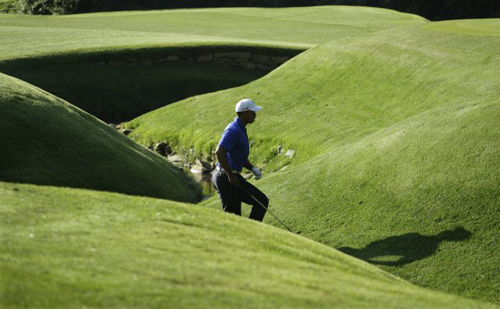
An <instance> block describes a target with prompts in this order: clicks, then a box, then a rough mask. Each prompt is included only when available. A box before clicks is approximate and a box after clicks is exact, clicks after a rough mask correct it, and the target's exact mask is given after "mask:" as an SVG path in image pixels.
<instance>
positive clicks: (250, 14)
mask: <svg viewBox="0 0 500 309" xmlns="http://www.w3.org/2000/svg"><path fill="white" fill-rule="evenodd" d="M193 20H196V23H193ZM420 23H425V19H423V18H420V17H418V16H414V15H408V14H401V13H397V12H392V11H388V10H381V9H372V8H349V7H315V8H302V9H298V8H290V9H255V8H254V9H252V8H238V9H201V10H166V11H154V12H120V13H99V14H83V15H73V16H12V15H0V40H1V41H2V43H3V44H2V45H1V46H0V72H3V73H4V74H7V75H11V76H14V77H16V78H19V79H21V80H24V81H26V82H29V83H31V84H33V85H35V86H37V87H40V88H42V89H45V90H46V91H49V92H51V93H53V94H54V95H56V96H58V97H60V98H63V99H65V100H67V101H68V102H71V103H72V104H74V105H76V106H78V107H80V108H82V109H83V110H85V111H87V112H89V113H91V114H92V115H94V116H96V117H98V118H99V119H102V120H104V121H106V122H114V123H119V122H122V121H126V120H127V121H128V120H131V119H133V118H135V117H137V116H139V115H141V114H143V113H146V112H148V111H151V110H154V109H156V108H159V107H162V106H165V105H167V104H169V103H172V102H175V101H179V100H182V99H185V98H187V97H191V96H194V95H198V94H202V93H208V92H214V91H218V90H221V89H227V88H230V87H236V86H240V85H242V84H246V83H248V82H250V81H252V80H255V79H257V78H260V77H262V76H263V75H264V74H265V73H264V72H262V71H249V70H244V69H237V68H221V66H219V65H215V64H208V63H205V64H199V63H191V62H188V61H179V62H174V63H170V62H168V63H156V62H155V63H153V64H152V65H141V64H140V65H135V66H130V65H106V66H102V65H99V63H100V62H103V61H108V62H109V61H114V62H125V63H126V61H127V60H128V59H131V58H135V59H139V60H146V59H147V60H154V59H158V58H166V57H167V56H171V55H178V56H180V55H182V56H184V57H185V58H187V56H188V55H189V56H190V57H192V58H193V59H197V58H198V57H199V56H202V55H205V54H207V53H213V52H214V51H215V52H224V51H247V52H248V51H252V52H253V53H254V54H263V55H278V56H295V55H296V54H298V53H299V52H302V51H304V50H305V49H307V48H309V47H312V46H314V45H315V44H317V43H322V42H325V41H329V40H332V39H334V38H340V37H346V36H356V35H364V34H366V33H370V32H373V31H376V30H380V29H385V28H389V27H396V26H401V25H407V24H420ZM227 25H231V26H230V27H228V26H227ZM191 54H192V55H191ZM140 62H141V61H139V63H140Z"/></svg>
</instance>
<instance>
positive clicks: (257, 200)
mask: <svg viewBox="0 0 500 309" xmlns="http://www.w3.org/2000/svg"><path fill="white" fill-rule="evenodd" d="M240 188H241V189H242V190H243V191H245V193H247V194H248V195H250V196H251V197H252V198H253V199H254V200H255V201H257V203H259V205H260V206H262V207H263V208H264V209H265V210H267V211H268V212H269V213H270V214H271V215H273V217H275V218H276V220H278V221H279V222H280V223H281V224H283V226H284V227H286V229H287V230H288V231H289V232H291V233H293V232H292V230H291V229H290V228H289V227H288V226H286V224H285V223H283V221H281V220H280V219H279V218H278V217H276V215H275V214H273V213H272V212H271V211H270V210H269V209H268V208H267V207H266V206H264V204H262V203H261V202H260V201H259V200H258V199H257V198H255V196H253V195H252V194H251V193H250V192H248V191H247V190H246V189H245V188H244V187H243V186H240ZM300 233H301V231H298V232H297V233H295V234H300Z"/></svg>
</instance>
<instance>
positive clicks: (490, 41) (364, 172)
mask: <svg viewBox="0 0 500 309" xmlns="http://www.w3.org/2000/svg"><path fill="white" fill-rule="evenodd" d="M485 22H486V23H490V21H485ZM464 23H466V22H465V21H463V22H461V24H462V25H463V24H464ZM475 23H476V24H477V23H478V22H475ZM438 25H439V26H436V27H438V28H442V27H444V26H445V25H444V23H439V24H438ZM427 27H429V25H426V26H424V27H419V26H411V27H405V28H398V29H394V30H387V31H383V32H378V33H376V34H373V35H372V36H369V37H363V38H362V39H357V38H352V39H343V40H336V41H334V42H333V43H331V44H325V45H321V46H318V47H316V48H314V49H312V50H310V51H308V52H306V53H304V54H302V55H300V56H298V57H296V58H295V59H293V60H292V61H290V62H289V63H287V64H286V65H284V66H282V67H280V68H279V69H278V70H276V71H274V72H272V73H271V74H269V75H267V76H266V77H264V78H262V79H260V80H258V81H256V82H253V83H251V84H249V85H246V86H244V87H240V88H237V89H232V90H228V91H222V92H218V93H214V94H209V95H205V96H199V97H195V98H191V99H188V100H184V101H181V102H178V103H175V104H172V105H170V106H168V107H166V108H162V109H159V110H157V111H154V112H151V113H148V114H146V115H144V116H142V117H139V118H137V119H135V120H134V121H132V122H130V124H129V125H130V127H134V128H135V129H136V131H135V132H134V134H135V135H134V138H135V139H136V140H137V141H140V142H144V143H150V142H152V141H155V140H164V139H166V140H170V141H173V142H174V144H177V146H176V147H177V148H178V149H189V148H190V147H193V146H194V147H195V150H196V151H197V152H198V154H199V155H205V156H208V155H209V154H210V152H211V151H213V149H214V147H215V145H216V144H217V142H218V140H219V138H220V134H221V132H222V130H223V129H224V126H225V125H226V124H227V123H228V122H229V121H231V119H232V118H233V112H232V111H233V108H234V104H235V102H237V101H238V100H240V99H242V98H246V97H250V98H253V99H255V100H256V102H257V103H258V104H259V105H262V106H264V110H263V111H262V112H261V113H260V114H259V115H258V118H257V122H256V123H255V124H254V125H252V126H251V127H250V128H249V132H250V136H251V139H252V140H253V141H251V143H252V147H253V148H252V158H251V159H252V160H253V161H254V162H256V163H258V165H260V166H261V167H265V168H266V171H267V177H265V178H264V179H263V180H261V181H260V182H259V187H261V188H262V189H263V190H264V191H265V192H267V193H268V195H269V196H270V198H271V207H272V208H273V209H274V210H275V212H276V214H277V215H278V216H279V217H280V218H281V219H282V220H284V221H285V222H287V223H288V224H289V225H291V226H292V228H293V229H295V230H302V232H303V234H304V235H305V236H307V237H309V238H311V239H313V240H316V241H319V242H321V243H324V244H326V245H329V246H331V247H335V248H340V247H341V248H343V250H344V251H346V252H349V253H350V254H352V255H355V256H358V257H360V258H364V259H366V260H369V261H370V262H372V263H374V264H377V265H381V267H383V268H384V269H386V270H388V271H390V272H392V273H395V274H397V275H398V276H401V277H403V278H404V279H407V280H409V281H410V282H413V283H416V284H419V285H422V286H426V287H431V288H434V289H438V290H442V291H447V292H452V293H456V294H460V295H464V296H467V297H472V298H478V299H483V300H488V301H493V302H500V298H499V295H500V290H499V287H500V274H499V269H498V264H499V262H500V261H499V256H500V245H499V243H498V241H497V240H496V238H497V234H498V232H499V230H500V226H499V222H500V217H499V215H500V212H499V210H498V209H499V208H498V205H499V201H500V196H499V192H500V191H499V190H498V184H499V183H500V170H499V166H500V149H499V144H498V141H499V140H500V129H499V127H498V120H499V119H500V108H499V107H500V105H499V99H498V98H499V96H500V92H499V89H500V81H499V79H498V73H497V72H499V70H500V58H499V57H498V46H500V39H499V38H498V37H497V36H491V37H487V36H480V35H477V36H476V35H470V33H468V34H469V35H459V34H450V33H445V32H442V31H439V29H433V30H429V29H426V28H427ZM446 27H448V28H450V27H453V25H452V24H450V25H448V26H446ZM485 28H487V26H485ZM455 31H458V32H460V29H458V28H457V29H455ZM201 107H203V108H201ZM193 114H194V115H195V117H194V121H193ZM278 145H283V146H284V149H285V151H286V150H287V149H288V148H292V149H294V150H296V156H295V157H294V158H293V159H292V160H289V159H285V158H284V156H278V155H276V148H277V146H278ZM284 165H290V167H289V168H288V169H287V170H286V171H281V172H277V173H274V174H272V173H271V172H274V171H277V170H280V169H281V167H282V166H284ZM207 204H209V205H210V206H211V207H215V208H219V207H220V205H219V201H218V200H217V198H214V199H212V200H211V201H209V202H207ZM266 221H267V222H270V223H272V224H276V225H279V223H277V222H275V221H274V220H273V218H272V217H271V216H268V217H267V218H266ZM452 240H454V241H452Z"/></svg>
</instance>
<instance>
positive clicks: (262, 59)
mask: <svg viewBox="0 0 500 309" xmlns="http://www.w3.org/2000/svg"><path fill="white" fill-rule="evenodd" d="M252 62H253V63H268V62H269V56H266V55H253V56H252Z"/></svg>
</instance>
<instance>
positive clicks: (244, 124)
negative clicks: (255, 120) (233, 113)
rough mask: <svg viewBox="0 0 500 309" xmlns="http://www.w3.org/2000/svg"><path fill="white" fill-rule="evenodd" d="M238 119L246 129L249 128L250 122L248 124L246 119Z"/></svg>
mask: <svg viewBox="0 0 500 309" xmlns="http://www.w3.org/2000/svg"><path fill="white" fill-rule="evenodd" d="M238 119H239V120H240V121H241V123H242V124H243V126H244V127H246V126H247V124H248V122H246V121H245V120H244V119H242V118H240V117H238Z"/></svg>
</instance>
